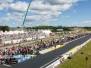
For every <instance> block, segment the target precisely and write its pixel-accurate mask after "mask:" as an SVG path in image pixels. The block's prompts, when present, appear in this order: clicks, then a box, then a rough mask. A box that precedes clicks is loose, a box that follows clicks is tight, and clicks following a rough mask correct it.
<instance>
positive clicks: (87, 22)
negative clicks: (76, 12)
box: [81, 20, 91, 24]
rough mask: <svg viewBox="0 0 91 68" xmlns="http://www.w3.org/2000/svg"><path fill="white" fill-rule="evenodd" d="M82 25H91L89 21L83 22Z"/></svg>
mask: <svg viewBox="0 0 91 68" xmlns="http://www.w3.org/2000/svg"><path fill="white" fill-rule="evenodd" d="M81 23H82V24H91V20H90V21H84V22H81Z"/></svg>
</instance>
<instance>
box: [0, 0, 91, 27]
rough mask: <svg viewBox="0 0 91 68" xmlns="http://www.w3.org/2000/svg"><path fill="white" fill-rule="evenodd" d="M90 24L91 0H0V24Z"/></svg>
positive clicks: (80, 25)
mask: <svg viewBox="0 0 91 68" xmlns="http://www.w3.org/2000/svg"><path fill="white" fill-rule="evenodd" d="M30 1H31V4H30V7H29V10H28V14H27V16H26V21H25V24H24V26H25V27H32V26H40V25H48V26H59V25H62V26H79V27H84V26H91V8H90V6H91V0H0V25H1V26H2V25H3V26H6V25H7V26H9V27H18V26H19V27H22V23H23V20H24V17H25V14H26V11H27V8H28V5H29V3H30Z"/></svg>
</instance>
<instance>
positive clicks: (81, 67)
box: [58, 42, 91, 68]
mask: <svg viewBox="0 0 91 68" xmlns="http://www.w3.org/2000/svg"><path fill="white" fill-rule="evenodd" d="M81 52H83V54H81ZM86 56H87V57H88V61H87V68H91V42H89V43H88V44H87V45H86V47H83V48H82V49H80V50H79V51H78V52H76V53H75V54H74V55H73V56H72V59H67V60H66V61H65V62H63V63H62V64H61V65H59V66H58V68H86Z"/></svg>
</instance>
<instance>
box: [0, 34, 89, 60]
mask: <svg viewBox="0 0 91 68" xmlns="http://www.w3.org/2000/svg"><path fill="white" fill-rule="evenodd" d="M86 35H88V34H79V35H77V36H71V37H70V36H69V37H64V38H59V39H52V40H47V41H44V42H43V41H41V42H37V43H35V44H28V45H24V44H23V45H19V46H13V47H11V48H5V49H0V59H1V60H2V59H7V58H10V57H13V56H14V55H23V56H25V55H27V54H30V55H32V54H36V55H39V51H41V50H44V49H46V48H50V47H53V46H55V47H56V46H57V45H58V44H61V43H65V42H68V41H71V40H73V39H77V38H80V37H82V36H86Z"/></svg>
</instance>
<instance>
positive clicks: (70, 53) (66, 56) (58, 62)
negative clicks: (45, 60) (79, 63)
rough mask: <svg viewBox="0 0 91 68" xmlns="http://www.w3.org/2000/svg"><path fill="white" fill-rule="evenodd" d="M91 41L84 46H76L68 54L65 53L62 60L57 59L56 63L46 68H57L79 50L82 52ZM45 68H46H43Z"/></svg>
mask: <svg viewBox="0 0 91 68" xmlns="http://www.w3.org/2000/svg"><path fill="white" fill-rule="evenodd" d="M89 41H91V39H89V40H87V41H86V42H84V43H83V44H81V45H79V46H76V47H74V48H72V49H71V50H69V51H68V52H66V53H64V54H63V55H62V57H61V58H59V59H57V60H56V61H55V62H53V63H51V64H50V65H48V66H46V67H45V68H56V67H57V66H58V65H59V64H62V63H63V62H64V61H65V60H66V59H67V58H68V57H69V56H72V55H73V54H74V53H76V52H77V51H78V50H80V49H81V48H82V47H83V46H85V45H86V44H87V43H88V42H89ZM41 68H44V67H41Z"/></svg>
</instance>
